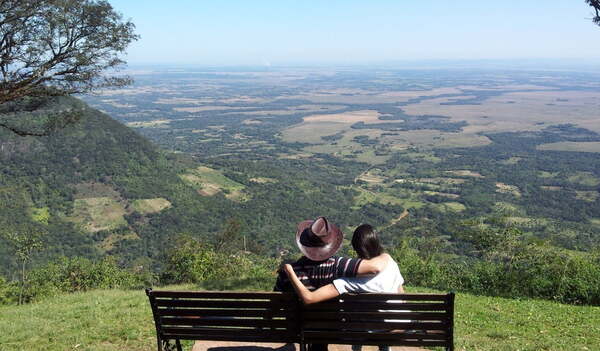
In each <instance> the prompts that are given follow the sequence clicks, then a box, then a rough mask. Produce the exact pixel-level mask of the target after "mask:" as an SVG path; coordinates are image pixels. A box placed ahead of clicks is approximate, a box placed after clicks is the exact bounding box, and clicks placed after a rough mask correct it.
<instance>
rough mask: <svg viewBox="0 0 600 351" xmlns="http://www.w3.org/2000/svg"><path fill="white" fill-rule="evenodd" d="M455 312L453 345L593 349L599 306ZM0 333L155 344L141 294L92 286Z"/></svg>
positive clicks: (46, 345) (520, 304)
mask: <svg viewBox="0 0 600 351" xmlns="http://www.w3.org/2000/svg"><path fill="white" fill-rule="evenodd" d="M171 288H175V287H171ZM177 288H179V289H194V288H195V289H198V288H199V287H197V286H178V287H177ZM200 288H202V287H200ZM408 291H412V292H414V291H420V292H424V291H432V290H424V289H420V288H409V289H408ZM455 317H456V334H455V345H456V349H457V350H494V351H502V350H504V351H514V350H522V351H527V350H530V351H534V350H535V351H537V350H597V349H598V348H600V337H599V336H598V335H600V307H582V306H569V305H561V304H557V303H553V302H548V301H540V300H530V299H523V300H514V299H504V298H495V297H482V296H475V295H470V294H458V295H457V300H456V312H455ZM0 330H2V331H3V332H2V333H0V350H40V349H44V350H48V351H53V350H57V351H58V350H71V349H77V350H124V349H127V350H152V349H153V348H154V347H155V345H156V339H155V330H154V325H153V321H152V313H151V311H150V307H149V304H148V301H147V298H146V296H145V294H144V292H143V291H123V290H98V291H90V292H86V293H77V294H69V295H61V296H59V297H56V298H52V299H48V300H44V301H41V302H39V303H33V304H29V305H25V306H6V307H0Z"/></svg>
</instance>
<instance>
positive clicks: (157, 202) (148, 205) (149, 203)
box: [131, 197, 171, 214]
mask: <svg viewBox="0 0 600 351" xmlns="http://www.w3.org/2000/svg"><path fill="white" fill-rule="evenodd" d="M131 205H132V206H133V209H134V210H135V211H136V212H138V213H141V214H148V213H158V212H160V211H162V210H164V209H166V208H169V207H171V202H170V201H169V200H167V199H163V198H162V197H157V198H154V199H139V200H134V201H133V203H132V204H131Z"/></svg>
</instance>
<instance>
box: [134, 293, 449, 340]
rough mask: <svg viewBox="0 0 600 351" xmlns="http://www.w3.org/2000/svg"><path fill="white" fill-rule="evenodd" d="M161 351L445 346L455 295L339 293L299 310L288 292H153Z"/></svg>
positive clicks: (151, 300)
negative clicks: (241, 345) (234, 346)
mask: <svg viewBox="0 0 600 351" xmlns="http://www.w3.org/2000/svg"><path fill="white" fill-rule="evenodd" d="M146 294H147V295H148V297H149V299H150V305H151V307H152V313H153V315H154V322H155V325H156V334H157V338H158V345H159V350H162V349H163V346H161V345H167V344H168V343H169V341H176V342H177V348H178V349H180V345H179V340H215V341H219V340H223V341H253V342H278V343H300V344H302V345H304V344H308V343H322V344H349V345H390V346H443V347H446V349H447V350H453V333H454V331H453V327H454V294H453V293H450V294H356V295H355V294H345V295H342V296H339V297H337V298H335V299H332V300H329V301H325V302H321V303H318V304H315V305H308V306H301V304H300V302H299V301H298V297H297V296H296V295H295V294H294V293H277V292H222V291H214V292H211V291H206V292H200V291H153V290H152V289H147V290H146Z"/></svg>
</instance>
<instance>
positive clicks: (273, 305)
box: [156, 299, 296, 310]
mask: <svg viewBox="0 0 600 351" xmlns="http://www.w3.org/2000/svg"><path fill="white" fill-rule="evenodd" d="M156 306H158V307H212V308H252V309H268V310H279V309H283V310H290V309H295V308H296V306H295V305H292V304H290V303H283V302H281V303H277V302H270V301H234V300H231V301H219V300H166V299H162V300H159V299H157V300H156Z"/></svg>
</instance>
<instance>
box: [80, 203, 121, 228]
mask: <svg viewBox="0 0 600 351" xmlns="http://www.w3.org/2000/svg"><path fill="white" fill-rule="evenodd" d="M125 213H126V211H125V206H123V204H122V203H120V202H117V201H116V200H115V199H113V198H110V197H92V198H85V199H75V203H74V206H73V214H72V216H71V219H72V221H73V222H76V223H79V224H81V225H82V226H83V228H84V229H85V230H86V231H88V232H92V233H94V232H99V231H102V230H112V229H117V228H120V227H124V226H127V221H126V220H125V218H124V217H123V216H124V215H125Z"/></svg>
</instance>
